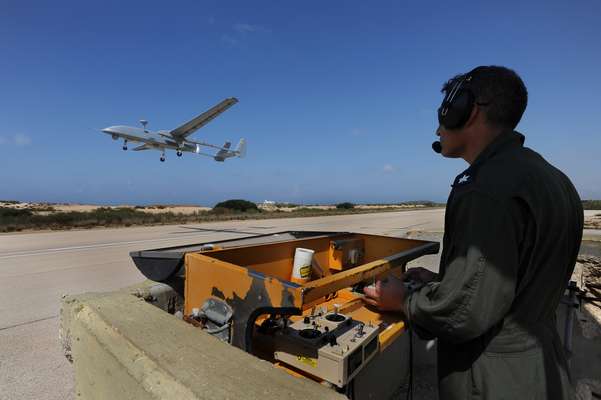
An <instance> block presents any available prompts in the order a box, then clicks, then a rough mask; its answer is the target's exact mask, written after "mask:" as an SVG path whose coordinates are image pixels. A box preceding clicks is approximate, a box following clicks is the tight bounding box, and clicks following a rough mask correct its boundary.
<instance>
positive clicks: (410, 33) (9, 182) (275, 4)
mask: <svg viewBox="0 0 601 400" xmlns="http://www.w3.org/2000/svg"><path fill="white" fill-rule="evenodd" d="M600 15H601V2H600V1H598V0H582V1H571V2H568V1H554V0H550V1H540V2H527V1H515V2H514V1H503V2H487V1H473V2H470V1H462V2H443V1H428V0H425V1H420V2H404V1H379V2H365V1H327V2H325V1H285V2H283V1H228V2H223V1H198V0H196V1H187V0H181V1H176V2H164V1H139V2H136V1H128V2H123V1H102V2H82V1H59V2H49V1H39V2H38V1H27V2H23V1H12V0H5V1H3V2H2V7H0V151H1V156H0V199H6V200H21V201H45V202H77V203H93V204H157V203H170V204H198V205H208V206H210V205H213V204H215V203H216V202H218V201H222V200H225V199H230V198H243V199H248V200H252V201H257V202H260V201H263V200H272V201H279V202H292V203H303V204H314V203H335V202H342V201H351V202H356V203H389V202H401V201H409V200H426V199H427V200H434V201H441V202H444V201H445V200H446V198H447V195H448V193H449V190H450V184H451V183H452V181H453V179H454V177H455V176H456V175H457V174H459V173H460V172H461V171H463V170H464V169H465V168H466V167H467V164H466V163H465V162H464V161H463V160H450V159H445V158H442V157H441V156H439V155H437V154H435V153H433V152H432V150H431V147H430V146H431V143H432V141H433V140H436V136H435V133H434V132H435V129H436V127H437V119H436V109H437V108H438V105H439V104H440V101H441V99H442V95H441V93H440V88H441V85H442V83H443V82H444V81H446V80H447V79H448V78H450V77H451V76H453V75H455V74H458V73H462V72H467V71H469V70H471V69H472V68H473V67H475V66H477V65H504V66H507V67H510V68H512V69H514V70H515V71H516V72H517V73H518V74H519V75H520V76H521V77H522V79H523V80H524V82H525V83H526V86H527V87H528V91H529V104H528V108H527V109H526V112H525V114H524V117H523V118H522V121H521V122H520V124H519V125H518V128H517V129H518V130H519V131H520V132H522V133H524V134H525V135H526V145H527V146H528V147H530V148H532V149H534V150H536V151H537V152H539V153H541V154H542V155H543V156H544V157H545V158H546V159H547V160H548V161H550V162H551V163H552V164H553V165H555V166H556V167H558V168H560V169H561V170H562V171H564V172H565V173H566V174H567V175H568V176H569V177H570V178H571V179H572V181H573V182H574V184H575V186H576V188H577V190H578V192H579V193H580V196H581V197H582V198H583V199H601V130H600V127H599V122H598V120H599V116H600V115H601V96H600V93H601V74H599V70H600V68H601V67H600V66H601V42H600V40H601V24H599V23H598V19H599V16H600ZM227 97H236V98H238V99H239V103H238V104H236V105H234V106H233V107H232V108H230V109H229V110H228V111H226V112H225V113H223V114H222V115H221V116H219V117H218V118H216V119H214V120H213V121H211V122H210V123H209V124H207V125H206V126H205V127H203V128H202V129H200V130H199V131H197V132H196V133H195V134H194V136H193V137H194V139H196V140H203V141H208V142H210V143H215V144H221V143H223V142H224V141H226V140H230V141H232V142H233V143H236V142H237V141H238V139H239V138H240V137H244V138H246V140H247V142H248V154H247V157H246V158H244V159H229V160H227V161H226V162H225V163H217V162H215V161H213V160H211V159H210V158H204V157H200V156H198V155H194V154H190V153H185V154H184V156H183V157H181V158H178V157H176V155H175V153H174V152H168V153H167V160H166V162H164V163H161V162H160V161H159V157H160V153H159V152H157V151H143V152H132V151H127V152H125V151H123V150H122V149H121V146H122V143H121V142H116V141H113V140H111V138H110V137H109V136H107V135H106V134H103V133H100V132H99V131H98V130H99V129H101V128H104V127H107V126H111V125H131V126H136V125H137V124H138V120H140V119H146V120H148V121H149V124H148V128H149V129H151V130H159V129H165V130H170V129H173V128H175V127H177V126H179V125H181V124H182V123H184V122H186V121H187V120H189V119H191V118H193V117H194V116H196V115H198V114H200V113H201V112H203V111H205V110H206V109H208V108H210V107H211V106H213V105H214V104H216V103H218V102H219V101H221V100H223V99H224V98H227ZM131 147H133V146H131V145H130V148H131Z"/></svg>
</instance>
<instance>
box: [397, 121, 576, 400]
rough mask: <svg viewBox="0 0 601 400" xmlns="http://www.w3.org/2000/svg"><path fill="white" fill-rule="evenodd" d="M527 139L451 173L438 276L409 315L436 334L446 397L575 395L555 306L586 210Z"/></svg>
mask: <svg viewBox="0 0 601 400" xmlns="http://www.w3.org/2000/svg"><path fill="white" fill-rule="evenodd" d="M523 142H524V136H523V135H521V134H519V133H517V132H505V133H503V134H501V135H500V136H498V137H497V138H496V139H495V140H494V141H493V142H492V143H491V144H490V145H489V146H488V147H487V148H486V149H485V150H484V151H483V152H482V153H481V154H480V155H479V156H478V158H477V159H476V160H475V162H474V163H473V164H472V165H471V166H470V167H469V168H468V169H467V170H465V171H464V172H463V173H461V174H460V175H459V176H457V178H456V179H455V182H454V183H453V189H452V191H451V194H450V196H449V200H448V202H447V208H446V216H445V234H444V240H443V252H442V257H441V263H440V281H438V282H432V283H430V284H428V285H426V286H425V287H424V288H422V289H421V290H420V291H419V292H416V293H414V294H412V295H411V296H410V297H409V298H408V300H407V302H406V304H407V310H406V312H407V315H408V317H409V321H410V323H411V325H412V326H413V327H414V329H415V330H416V331H417V332H418V333H419V334H420V335H422V336H430V337H436V338H438V378H439V393H440V398H441V399H442V400H447V399H461V400H464V399H541V400H543V399H544V400H546V399H571V398H573V388H572V386H571V384H570V379H569V371H568V368H567V364H566V360H565V356H564V350H563V347H562V345H561V342H560V339H559V336H558V334H557V329H556V322H555V310H556V309H557V306H558V304H559V301H560V299H561V297H562V295H563V292H564V290H565V288H566V285H567V283H568V280H569V278H570V276H571V274H572V271H573V269H574V264H575V261H576V257H577V254H578V249H579V246H580V241H581V239H582V224H583V212H582V204H581V202H580V198H579V197H578V194H577V193H576V190H575V189H574V186H573V185H572V184H571V182H570V180H569V179H568V178H567V177H566V176H565V175H564V174H563V173H562V172H561V171H559V170H558V169H556V168H555V167H553V166H552V165H550V164H549V163H548V162H547V161H545V160H544V159H543V158H542V157H541V156H540V155H539V154H537V153H536V152H534V151H532V150H530V149H528V148H525V147H523Z"/></svg>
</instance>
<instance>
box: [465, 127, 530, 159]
mask: <svg viewBox="0 0 601 400" xmlns="http://www.w3.org/2000/svg"><path fill="white" fill-rule="evenodd" d="M525 140H526V138H525V137H524V135H522V134H521V133H519V132H517V131H505V132H501V133H500V134H499V136H497V137H496V138H494V140H493V141H492V142H490V143H489V144H488V146H486V148H485V149H484V150H482V152H481V153H480V154H479V155H478V157H476V159H475V160H474V162H473V163H472V165H470V168H477V167H478V166H479V165H480V164H482V163H483V162H484V161H486V160H488V159H490V158H492V157H493V156H495V155H496V154H498V153H500V152H502V151H504V150H506V149H510V148H515V147H523V146H524V141H525Z"/></svg>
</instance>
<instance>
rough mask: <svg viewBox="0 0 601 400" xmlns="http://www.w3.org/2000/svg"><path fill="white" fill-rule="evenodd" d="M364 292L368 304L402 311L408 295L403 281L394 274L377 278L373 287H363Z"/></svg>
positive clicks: (384, 309)
mask: <svg viewBox="0 0 601 400" xmlns="http://www.w3.org/2000/svg"><path fill="white" fill-rule="evenodd" d="M363 293H365V298H364V300H365V302H366V303H367V304H371V305H372V306H376V307H378V308H379V309H380V310H382V311H402V310H403V307H404V305H405V297H406V296H407V292H406V290H405V286H404V285H403V282H402V281H401V280H400V279H398V278H396V277H394V276H392V275H391V276H388V277H386V278H384V279H382V280H377V281H376V284H375V285H374V286H373V287H369V286H368V287H366V288H365V289H363Z"/></svg>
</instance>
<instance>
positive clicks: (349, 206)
mask: <svg viewBox="0 0 601 400" xmlns="http://www.w3.org/2000/svg"><path fill="white" fill-rule="evenodd" d="M336 208H337V209H339V210H351V209H353V208H355V205H354V204H353V203H349V202H348V201H347V202H344V203H339V204H336Z"/></svg>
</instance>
